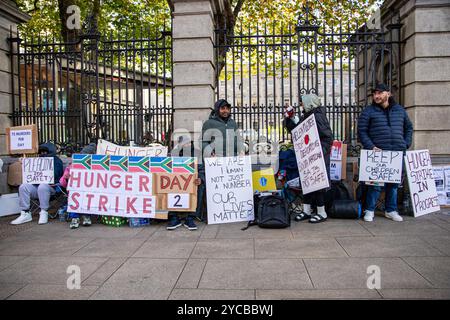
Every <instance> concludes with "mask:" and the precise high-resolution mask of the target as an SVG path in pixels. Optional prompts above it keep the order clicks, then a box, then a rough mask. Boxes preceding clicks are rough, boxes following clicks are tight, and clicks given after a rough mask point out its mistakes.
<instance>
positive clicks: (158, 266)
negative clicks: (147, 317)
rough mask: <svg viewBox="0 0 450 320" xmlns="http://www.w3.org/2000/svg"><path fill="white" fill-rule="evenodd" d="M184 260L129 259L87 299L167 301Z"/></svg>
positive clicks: (184, 262)
mask: <svg viewBox="0 0 450 320" xmlns="http://www.w3.org/2000/svg"><path fill="white" fill-rule="evenodd" d="M185 264H186V259H148V258H129V259H128V260H127V261H126V262H125V263H124V264H123V265H122V266H121V267H120V268H119V269H118V270H117V271H116V272H115V273H114V274H113V275H112V276H111V277H110V278H109V279H108V280H107V281H106V282H105V283H104V284H103V285H102V286H101V287H100V288H99V289H98V290H97V291H96V292H95V293H94V294H93V295H92V296H91V297H90V299H94V300H96V299H101V300H103V299H112V300H133V299H152V300H153V299H154V300H160V299H167V298H168V297H169V295H170V293H171V291H172V289H173V287H174V286H175V283H176V281H177V279H178V277H179V276H180V274H181V271H182V270H183V268H184V265H185Z"/></svg>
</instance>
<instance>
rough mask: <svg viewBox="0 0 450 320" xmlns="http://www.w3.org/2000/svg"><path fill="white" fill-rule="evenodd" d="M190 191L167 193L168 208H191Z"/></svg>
mask: <svg viewBox="0 0 450 320" xmlns="http://www.w3.org/2000/svg"><path fill="white" fill-rule="evenodd" d="M190 202H191V201H190V196H189V193H182V194H173V193H171V194H168V195H167V209H170V210H173V209H189V207H190Z"/></svg>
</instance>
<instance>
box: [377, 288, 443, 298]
mask: <svg viewBox="0 0 450 320" xmlns="http://www.w3.org/2000/svg"><path fill="white" fill-rule="evenodd" d="M380 294H381V296H382V297H383V298H385V299H402V300H405V299H414V300H416V299H432V300H448V299H450V289H414V290H413V289H382V290H380Z"/></svg>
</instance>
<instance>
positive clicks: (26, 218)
mask: <svg viewBox="0 0 450 320" xmlns="http://www.w3.org/2000/svg"><path fill="white" fill-rule="evenodd" d="M31 220H32V218H31V212H29V211H20V216H19V217H17V218H16V219H14V220H13V221H11V224H22V223H26V222H30V221H31Z"/></svg>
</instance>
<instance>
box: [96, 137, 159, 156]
mask: <svg viewBox="0 0 450 320" xmlns="http://www.w3.org/2000/svg"><path fill="white" fill-rule="evenodd" d="M96 153H97V154H103V155H114V156H135V157H166V156H167V147H165V146H162V145H153V146H151V147H128V146H119V145H116V144H114V143H111V142H109V141H106V140H102V139H99V140H98V144H97V152H96Z"/></svg>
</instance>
